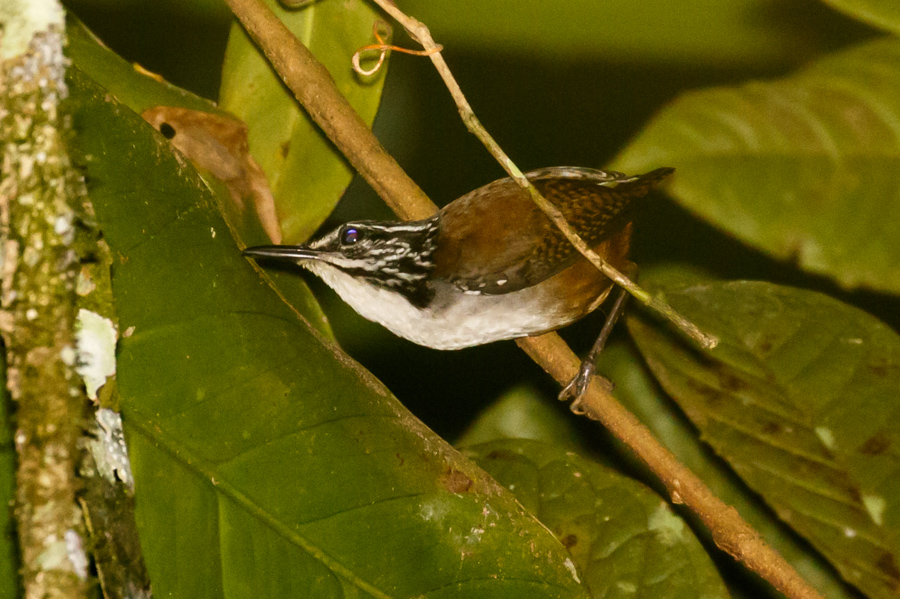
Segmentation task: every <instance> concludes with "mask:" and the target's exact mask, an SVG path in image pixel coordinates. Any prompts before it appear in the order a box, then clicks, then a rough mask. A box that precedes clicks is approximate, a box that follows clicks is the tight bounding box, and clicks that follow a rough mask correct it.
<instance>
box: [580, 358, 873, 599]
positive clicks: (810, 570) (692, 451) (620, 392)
mask: <svg viewBox="0 0 900 599" xmlns="http://www.w3.org/2000/svg"><path fill="white" fill-rule="evenodd" d="M597 367H598V370H599V371H600V372H602V373H603V374H604V375H606V376H607V377H609V378H610V380H612V381H615V384H616V390H615V394H616V398H617V399H618V400H619V401H621V402H622V404H623V405H624V406H625V407H626V408H628V409H629V410H630V411H631V413H632V414H634V415H635V416H637V417H638V418H639V419H640V420H641V422H643V423H644V425H645V426H647V427H648V428H649V429H650V430H651V431H652V432H653V434H654V435H655V436H656V438H657V439H659V440H660V442H662V443H663V445H665V446H666V447H667V448H668V449H669V450H670V451H672V452H673V453H674V454H675V455H676V457H677V458H678V460H679V461H680V462H681V463H682V464H684V465H685V466H687V467H688V468H690V469H691V471H692V472H693V473H694V474H696V475H697V476H699V477H700V478H702V479H703V482H704V483H706V484H707V485H708V486H709V487H710V489H712V491H713V493H715V494H716V497H718V498H719V499H721V500H722V501H724V502H725V503H727V504H728V505H731V506H733V507H734V508H736V509H737V510H738V512H739V513H740V514H741V516H742V517H743V518H744V519H745V520H746V521H747V522H748V523H750V525H751V526H753V528H755V529H756V530H757V531H759V533H760V534H761V535H762V536H763V537H764V538H765V539H766V541H767V542H768V543H769V544H770V545H772V546H773V547H774V548H775V549H776V550H777V551H778V553H780V554H781V555H782V556H783V557H784V558H785V559H787V560H788V561H789V562H790V563H791V565H793V566H794V568H796V569H797V571H798V572H799V573H800V575H801V576H803V578H805V579H806V580H807V581H808V582H809V583H810V584H812V585H813V586H814V587H815V588H816V589H818V591H819V592H820V593H821V594H822V596H823V597H828V599H856V597H857V596H858V595H857V593H856V592H854V591H852V590H851V589H850V588H849V586H848V585H847V584H846V583H844V582H843V580H842V579H841V578H840V576H839V575H838V574H837V572H836V571H835V570H834V568H833V567H832V566H830V565H829V564H828V562H826V561H825V560H824V558H822V556H821V555H819V554H818V553H817V552H815V551H811V550H810V548H809V546H808V545H807V544H806V543H805V542H804V541H803V540H802V539H800V538H798V536H797V535H796V534H795V533H794V532H793V531H791V530H790V528H789V527H788V526H787V525H786V524H784V523H783V522H782V521H781V520H779V519H778V518H777V517H776V516H775V515H774V514H773V513H772V511H771V510H770V509H769V508H768V507H767V506H766V505H765V504H764V503H763V502H762V501H761V500H760V498H759V496H758V495H757V494H756V493H755V492H753V491H751V490H750V489H749V488H748V487H747V486H746V485H745V484H743V483H742V482H741V481H740V479H739V478H738V477H737V476H735V474H734V472H733V471H732V470H731V469H730V468H728V466H727V464H726V463H725V462H723V461H722V460H721V459H719V458H718V457H717V456H715V455H713V454H712V452H710V450H709V447H708V446H707V445H705V444H704V443H703V442H702V441H700V439H699V438H698V437H697V432H696V429H695V428H694V427H693V426H692V425H691V424H690V422H688V421H686V419H685V418H684V415H683V414H682V413H681V412H680V411H679V410H678V408H677V406H676V405H674V404H673V403H672V402H671V400H669V398H667V397H666V396H665V393H663V392H662V390H661V389H660V388H659V385H658V384H656V381H654V380H653V377H652V376H651V374H650V373H649V372H648V370H647V368H646V366H645V365H644V364H643V362H642V360H641V358H640V356H639V355H638V354H637V350H636V349H633V348H632V347H631V346H630V345H629V346H625V345H624V344H613V345H611V346H609V347H607V348H606V349H604V350H603V353H602V354H601V355H600V359H599V361H598V366H597ZM617 445H618V447H619V452H620V453H621V455H622V456H623V457H625V458H626V459H628V460H629V461H631V462H633V464H634V467H635V468H638V469H643V471H644V478H645V479H646V480H650V481H655V480H656V477H655V476H654V475H653V474H652V473H651V472H650V471H649V470H647V469H646V467H644V466H643V463H641V462H639V461H638V460H637V459H636V458H635V457H634V455H633V454H632V453H631V451H630V450H629V449H628V448H627V447H625V446H624V445H622V444H617ZM657 484H658V482H657ZM661 490H662V489H661ZM688 516H689V517H692V515H691V514H688ZM695 530H699V531H701V532H703V531H704V528H703V525H702V524H700V523H699V522H697V526H696V527H695ZM706 536H708V535H706ZM710 542H712V541H711V539H710ZM724 559H730V558H728V557H724ZM729 573H730V574H732V576H734V577H737V576H738V573H736V572H735V573H731V572H729ZM729 582H731V581H730V580H729ZM729 586H730V588H731V589H732V592H734V593H735V594H737V595H738V596H741V597H747V598H748V599H750V598H752V599H760V598H761V597H764V596H766V597H771V598H772V599H781V598H782V597H783V596H782V595H781V593H779V592H778V591H776V590H775V589H774V588H773V587H772V586H771V585H769V584H767V583H764V582H762V581H760V579H759V578H757V577H755V576H749V577H748V576H746V575H744V576H741V579H740V580H735V581H734V584H733V585H729Z"/></svg>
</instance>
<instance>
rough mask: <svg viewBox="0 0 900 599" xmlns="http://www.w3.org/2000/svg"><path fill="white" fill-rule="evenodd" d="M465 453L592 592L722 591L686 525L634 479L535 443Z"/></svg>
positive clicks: (498, 444) (707, 594)
mask: <svg viewBox="0 0 900 599" xmlns="http://www.w3.org/2000/svg"><path fill="white" fill-rule="evenodd" d="M465 453H466V455H468V456H470V457H472V459H474V460H475V461H476V462H477V463H478V464H479V465H480V466H481V467H482V468H484V469H485V470H487V471H488V472H489V473H490V474H491V476H493V477H494V478H496V479H497V481H498V482H500V484H502V485H504V486H505V487H507V488H509V489H510V490H511V491H513V493H515V495H516V498H517V499H518V500H519V501H520V502H521V503H522V504H523V505H524V506H525V507H526V508H527V509H528V510H529V511H530V512H532V513H533V514H536V515H537V516H538V518H540V520H541V522H543V523H544V524H545V525H546V526H547V528H549V529H550V530H551V531H553V533H554V534H555V535H556V537H557V538H558V539H559V540H560V542H561V543H562V544H563V545H565V546H566V548H567V549H568V550H569V553H570V554H571V555H572V559H573V561H574V563H575V565H577V568H578V572H579V575H580V576H581V578H582V579H584V581H585V582H586V583H587V585H588V587H589V588H590V589H591V593H592V595H593V596H594V597H644V596H646V597H671V598H682V597H684V598H687V597H704V598H712V597H728V596H729V595H728V592H727V591H726V590H725V585H724V584H723V583H722V580H721V579H720V578H719V575H718V572H717V571H716V569H715V567H714V566H713V564H712V561H711V560H710V559H709V556H708V555H707V554H706V552H705V551H704V549H703V547H702V546H701V545H700V543H699V542H698V541H697V539H696V537H694V535H693V533H692V532H691V530H690V528H689V527H688V526H687V525H686V524H685V523H684V521H683V520H682V519H681V518H679V517H678V516H677V515H675V514H674V513H673V512H672V511H671V509H670V508H669V505H668V504H667V503H666V502H665V501H664V500H663V499H662V498H661V497H660V496H659V495H657V494H656V493H654V492H653V491H651V490H650V489H648V488H646V487H644V486H643V485H641V484H640V483H637V482H635V481H633V480H631V479H629V478H626V477H624V476H622V475H621V474H618V473H616V472H615V471H613V470H609V469H607V468H604V467H603V466H600V465H599V464H597V463H595V462H592V461H590V460H588V459H586V458H583V457H581V456H579V455H577V454H575V453H572V452H570V451H566V449H565V448H563V447H558V446H557V445H555V444H547V443H542V442H540V441H531V440H526V439H504V440H498V441H492V442H489V443H484V444H481V445H474V446H470V447H467V448H466V449H465ZM573 568H574V566H573Z"/></svg>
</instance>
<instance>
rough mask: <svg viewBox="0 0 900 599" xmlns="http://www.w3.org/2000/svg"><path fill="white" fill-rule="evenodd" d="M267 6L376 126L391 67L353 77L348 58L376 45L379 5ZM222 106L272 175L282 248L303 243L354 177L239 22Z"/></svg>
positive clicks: (356, 0)
mask: <svg viewBox="0 0 900 599" xmlns="http://www.w3.org/2000/svg"><path fill="white" fill-rule="evenodd" d="M266 4H267V5H268V6H269V7H270V8H271V9H272V10H273V11H274V12H275V13H276V14H277V15H278V17H279V18H280V19H281V20H282V22H283V23H284V24H285V25H286V26H287V28H288V29H290V30H291V31H292V32H293V33H294V35H296V36H297V37H298V38H299V39H300V41H302V42H303V43H304V44H305V45H306V46H307V47H308V48H309V49H310V50H311V51H312V53H313V54H314V55H315V56H316V58H317V59H318V60H319V62H321V63H322V64H323V65H325V67H326V68H327V69H328V71H329V72H330V73H331V76H332V77H333V78H334V80H335V83H336V84H337V86H338V88H339V89H340V90H341V93H342V94H343V95H344V97H345V98H347V100H348V101H349V102H350V104H351V105H352V106H353V107H354V108H355V109H356V111H357V112H358V113H359V115H360V116H361V117H362V119H363V120H364V121H365V122H367V123H369V124H371V123H372V121H373V120H374V119H375V112H376V111H377V110H378V103H379V101H380V99H381V89H382V85H383V83H384V71H385V70H386V69H385V68H384V67H383V68H382V69H381V71H379V73H378V74H376V75H375V76H372V77H367V78H365V79H363V78H361V77H360V76H358V75H356V73H354V72H353V70H352V66H351V57H352V56H353V53H354V52H356V50H358V49H359V48H361V47H363V46H365V45H367V44H371V43H374V41H375V40H374V38H373V36H372V26H373V24H374V23H375V21H376V20H377V19H378V13H377V12H375V10H374V8H373V7H372V6H371V5H370V4H369V3H367V2H364V1H363V0H349V1H341V2H335V1H327V2H314V3H311V4H310V5H309V6H306V7H304V8H302V9H299V10H286V9H284V8H283V7H282V6H281V5H280V4H278V2H276V1H275V0H266ZM219 104H220V105H221V106H222V108H224V109H225V110H228V111H230V112H232V113H234V114H235V115H237V116H238V117H239V118H241V119H242V120H243V121H245V122H246V123H247V125H248V126H249V127H250V152H251V153H252V154H253V156H254V158H256V160H257V162H259V164H260V166H261V167H262V168H263V170H264V171H265V172H266V174H267V175H268V176H269V183H270V185H271V187H272V191H273V192H274V194H275V202H276V205H277V208H278V215H279V220H280V221H281V229H282V232H283V233H284V241H285V243H298V242H301V241H305V240H306V239H307V238H308V237H309V236H310V235H312V234H313V233H314V232H315V230H316V229H318V228H319V225H321V224H322V222H323V221H324V220H325V218H326V217H327V216H328V215H329V214H331V211H332V210H333V209H334V206H335V204H337V201H338V200H339V199H340V197H341V194H342V193H343V192H344V189H345V188H346V187H347V185H348V184H349V183H350V179H351V178H352V176H353V172H352V170H351V169H350V167H349V165H348V164H347V163H346V162H345V161H344V158H343V156H342V155H341V154H340V153H339V152H338V151H337V150H336V149H334V147H333V146H332V145H331V143H330V142H329V141H328V139H327V138H325V136H324V135H323V134H322V132H321V131H319V129H318V128H317V127H316V126H315V125H314V124H313V122H312V121H311V120H310V118H309V117H308V116H307V115H306V113H305V112H303V111H302V110H301V109H300V107H299V106H298V104H297V101H296V100H295V99H294V97H293V95H291V93H290V92H288V91H287V89H286V88H285V86H284V84H283V83H282V82H281V79H280V78H279V77H278V76H277V75H276V74H275V72H274V71H273V70H272V68H271V66H270V65H269V63H268V62H266V60H265V58H264V57H263V56H262V55H261V54H260V52H259V49H258V48H257V47H256V45H254V44H253V42H252V41H251V40H250V38H249V37H248V36H247V34H246V32H245V31H244V29H243V28H241V27H240V26H239V25H237V24H235V25H234V27H233V28H232V30H231V36H230V37H229V40H228V48H227V50H226V53H225V64H224V67H223V71H222V88H221V91H220V96H219Z"/></svg>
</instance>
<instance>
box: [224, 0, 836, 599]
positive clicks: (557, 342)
mask: <svg viewBox="0 0 900 599" xmlns="http://www.w3.org/2000/svg"><path fill="white" fill-rule="evenodd" d="M226 1H227V3H228V4H229V6H230V7H231V9H232V10H233V11H234V14H235V15H236V16H237V17H238V19H240V21H241V23H242V24H243V25H244V27H245V28H246V30H247V31H248V33H249V34H250V36H251V37H252V38H253V39H254V40H255V42H256V43H257V44H258V45H259V46H260V48H262V50H263V52H264V53H265V54H266V56H267V57H268V59H269V61H270V62H271V63H272V64H273V66H274V67H275V69H276V71H277V72H278V73H279V74H280V76H281V77H282V78H283V79H284V81H285V83H286V84H287V86H288V87H289V88H290V89H291V90H292V91H293V92H294V94H295V95H296V96H297V99H298V100H300V102H301V104H303V106H304V107H305V108H306V110H307V111H308V112H309V113H310V115H311V116H312V117H313V119H314V120H316V122H317V123H318V124H319V126H320V127H322V129H323V131H325V133H326V134H327V135H328V136H329V138H330V139H331V140H332V141H333V142H334V143H335V145H337V147H338V148H340V150H341V151H342V152H343V153H344V154H345V156H346V157H347V159H348V160H349V161H350V162H351V164H352V165H353V166H354V168H356V169H357V170H358V171H359V172H360V173H361V174H362V175H363V176H364V177H365V178H366V180H367V181H369V183H370V184H371V185H372V187H373V188H375V190H376V191H377V192H378V193H379V194H380V195H381V197H382V198H383V199H384V201H385V202H386V203H387V204H388V205H389V206H390V207H391V208H392V209H394V211H395V212H396V213H397V214H398V215H399V216H401V217H402V218H406V219H410V218H424V217H427V216H429V215H431V214H433V213H434V211H435V206H434V204H432V203H431V202H430V201H429V200H427V198H425V196H424V194H423V193H422V191H421V190H420V189H419V188H418V186H417V185H416V184H415V183H414V182H413V181H412V180H411V179H410V178H409V177H408V176H407V175H406V174H405V173H404V172H403V171H402V170H401V169H400V167H399V165H397V163H396V162H395V161H394V160H393V159H391V158H390V156H388V155H387V152H386V151H385V150H384V148H382V147H381V145H380V144H379V143H378V141H377V140H376V139H375V137H374V136H373V135H372V134H371V132H370V131H369V130H368V129H367V128H366V127H365V125H363V124H362V121H360V120H359V118H358V117H355V114H354V113H353V109H352V108H351V107H350V105H349V104H348V103H347V101H346V100H345V99H344V98H343V96H342V95H341V94H340V91H338V89H337V87H336V86H335V85H334V82H333V80H332V79H331V76H330V75H329V74H328V73H327V71H326V70H325V69H324V68H323V67H322V66H321V65H320V64H318V63H317V62H316V61H315V59H314V58H313V57H312V55H311V54H310V52H309V50H308V49H307V48H306V47H305V46H303V44H301V43H300V42H299V40H297V39H296V38H295V37H294V36H293V35H291V33H290V32H289V31H288V30H287V29H286V28H285V27H284V26H283V25H282V24H281V22H280V21H279V20H278V19H277V18H276V17H275V15H274V14H272V13H271V11H269V10H268V9H267V8H266V7H265V6H264V5H263V4H262V2H261V1H260V0H226ZM311 90H314V91H311ZM354 117H355V118H354ZM507 166H508V165H504V167H507ZM519 175H520V176H521V173H519ZM518 343H519V346H520V347H522V348H523V349H524V350H525V351H526V352H527V353H528V355H529V356H531V357H532V358H533V359H534V360H535V362H537V363H538V364H539V365H540V366H541V367H543V368H544V369H545V370H546V371H547V372H548V373H550V374H551V376H553V377H554V378H555V379H556V380H557V381H559V382H561V383H563V384H565V383H566V382H568V381H569V380H570V379H571V378H572V377H573V376H574V375H575V373H576V372H577V370H578V367H579V361H578V358H577V357H576V356H575V355H574V354H573V353H572V351H571V350H570V349H569V348H568V347H567V346H566V344H565V342H563V341H562V339H561V338H560V337H559V336H558V335H556V334H555V333H550V334H547V335H542V336H541V337H532V338H525V339H521V340H519V342H518ZM582 408H583V409H584V410H585V412H586V413H587V414H588V416H590V417H591V418H593V419H595V420H598V421H600V422H601V423H603V424H604V426H606V427H607V428H608V429H609V430H610V431H611V432H612V433H613V434H614V435H616V436H617V437H618V438H619V439H620V440H622V441H623V442H624V443H626V444H627V445H628V446H629V447H630V448H631V449H632V451H634V452H635V454H636V455H637V456H638V457H639V458H640V459H641V460H643V461H644V462H645V463H646V464H647V465H648V466H649V467H650V468H651V469H652V470H653V471H654V472H655V473H656V475H657V476H659V477H660V480H661V481H662V482H663V483H664V484H665V485H666V488H667V489H668V490H669V493H670V494H671V496H672V500H673V501H674V502H676V503H684V504H685V505H687V506H688V507H689V508H690V509H691V510H693V511H694V512H695V513H697V514H698V515H699V516H700V518H701V519H702V520H703V522H704V523H705V524H706V525H707V526H708V527H709V529H710V531H711V532H712V535H713V538H714V539H715V541H716V543H717V544H718V545H719V547H721V548H722V549H724V550H725V551H727V552H728V553H730V554H731V555H732V556H734V557H735V559H738V560H740V561H742V562H743V563H745V564H746V565H747V566H748V567H749V568H751V569H753V570H754V571H756V572H757V573H759V574H760V575H761V576H763V577H764V578H765V579H766V580H768V581H769V582H770V583H771V584H772V585H773V586H775V587H776V588H777V589H779V590H780V591H781V592H783V593H784V594H785V595H787V596H788V597H792V598H796V599H817V598H819V597H820V595H819V594H818V593H817V592H816V591H815V590H814V589H813V588H812V587H810V586H809V584H807V583H806V581H804V580H803V579H802V578H801V577H800V575H799V574H797V572H796V571H795V570H794V569H793V568H792V567H791V565H790V564H788V563H787V562H786V561H785V560H784V559H783V558H782V557H781V556H780V555H779V554H778V553H777V552H776V551H774V550H773V549H772V548H771V547H769V546H768V545H767V544H766V543H765V541H763V540H762V539H761V538H760V536H759V533H757V532H756V531H755V530H754V529H753V528H752V527H751V526H750V525H749V524H747V523H746V522H745V521H744V520H743V519H742V518H741V517H740V515H739V514H738V513H737V511H736V510H735V509H734V508H732V507H731V506H729V505H727V504H725V503H724V502H722V501H721V500H719V499H718V498H717V497H716V496H715V495H714V494H713V493H712V491H711V490H710V489H709V488H708V487H707V486H706V485H705V484H703V482H702V481H701V480H700V479H699V478H697V477H696V476H695V475H694V474H693V473H691V472H690V471H689V470H688V469H687V468H685V467H684V466H683V465H681V464H680V463H679V462H678V460H677V459H676V458H675V457H674V456H673V455H672V454H671V453H670V452H669V451H668V450H666V449H665V448H664V447H662V445H660V443H659V442H658V441H657V440H656V439H655V438H654V437H653V435H652V434H651V433H650V431H649V430H647V428H646V427H644V426H643V425H642V424H641V423H640V422H639V421H638V420H637V418H635V417H634V415H632V414H631V413H630V412H628V411H627V410H626V409H625V408H624V407H623V406H622V405H621V404H620V403H618V402H617V401H616V400H615V398H613V397H612V395H610V394H609V393H607V392H605V391H603V390H602V389H601V388H600V386H599V385H596V384H594V385H592V386H591V388H590V389H589V391H588V393H587V395H586V396H585V398H584V401H583V404H582Z"/></svg>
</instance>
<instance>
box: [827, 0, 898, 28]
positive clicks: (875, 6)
mask: <svg viewBox="0 0 900 599" xmlns="http://www.w3.org/2000/svg"><path fill="white" fill-rule="evenodd" d="M824 2H825V3H826V4H830V5H831V6H833V7H835V8H836V9H838V10H841V11H843V12H845V13H847V14H848V15H851V16H853V17H855V18H857V19H859V20H860V21H865V22H866V23H871V24H872V25H875V26H876V27H881V28H882V29H887V30H888V31H893V32H894V33H900V4H898V3H897V2H896V1H895V0H824Z"/></svg>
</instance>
